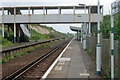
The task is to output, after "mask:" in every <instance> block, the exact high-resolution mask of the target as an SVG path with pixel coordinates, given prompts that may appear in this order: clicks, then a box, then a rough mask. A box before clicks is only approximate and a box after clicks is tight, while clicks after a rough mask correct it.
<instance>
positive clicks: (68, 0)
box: [0, 0, 115, 33]
mask: <svg viewBox="0 0 120 80" xmlns="http://www.w3.org/2000/svg"><path fill="white" fill-rule="evenodd" d="M0 1H1V2H2V6H26V5H39V6H50V5H78V4H79V3H81V4H86V5H97V1H98V0H0ZM114 1H115V0H100V4H101V5H103V6H104V15H106V14H109V10H110V8H111V3H112V2H114ZM46 25H48V26H50V27H53V28H54V29H56V30H58V31H60V32H64V33H67V32H72V31H71V30H70V29H69V26H70V25H72V26H78V27H80V25H81V24H54V25H53V24H46Z"/></svg>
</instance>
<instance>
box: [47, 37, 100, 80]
mask: <svg viewBox="0 0 120 80" xmlns="http://www.w3.org/2000/svg"><path fill="white" fill-rule="evenodd" d="M57 60H58V61H57V63H56V64H55V66H54V67H53V68H52V69H51V71H50V72H49V74H48V75H47V77H46V78H87V79H88V78H100V77H99V76H97V74H96V70H95V69H96V68H95V62H94V61H93V60H92V59H91V57H90V56H89V54H88V53H87V51H83V49H82V44H81V43H80V42H79V41H77V40H76V39H73V40H72V41H71V44H70V45H69V46H68V47H67V48H66V50H65V52H64V53H63V55H62V56H61V57H60V58H57Z"/></svg>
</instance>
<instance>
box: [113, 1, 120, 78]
mask: <svg viewBox="0 0 120 80" xmlns="http://www.w3.org/2000/svg"><path fill="white" fill-rule="evenodd" d="M118 12H120V0H116V1H115V2H113V3H112V4H111V80H114V15H115V14H116V13H118Z"/></svg>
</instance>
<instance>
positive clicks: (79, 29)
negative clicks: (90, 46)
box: [70, 26, 81, 32]
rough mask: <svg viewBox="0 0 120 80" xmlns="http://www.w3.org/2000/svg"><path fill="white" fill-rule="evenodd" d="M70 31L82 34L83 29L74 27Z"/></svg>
mask: <svg viewBox="0 0 120 80" xmlns="http://www.w3.org/2000/svg"><path fill="white" fill-rule="evenodd" d="M70 29H71V30H72V31H76V32H77V31H79V32H81V28H80V27H74V26H70Z"/></svg>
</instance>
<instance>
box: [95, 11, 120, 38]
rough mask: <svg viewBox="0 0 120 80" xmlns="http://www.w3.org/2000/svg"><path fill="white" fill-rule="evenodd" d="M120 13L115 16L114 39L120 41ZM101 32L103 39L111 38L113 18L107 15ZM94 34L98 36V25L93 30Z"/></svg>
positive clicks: (102, 23)
mask: <svg viewBox="0 0 120 80" xmlns="http://www.w3.org/2000/svg"><path fill="white" fill-rule="evenodd" d="M119 21H120V12H119V13H117V14H116V15H115V16H114V39H115V40H120V22H119ZM101 32H102V37H103V38H106V39H108V38H110V32H111V16H110V15H105V16H104V17H103V21H102V22H101ZM93 33H95V35H97V25H96V26H95V27H94V28H93Z"/></svg>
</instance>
